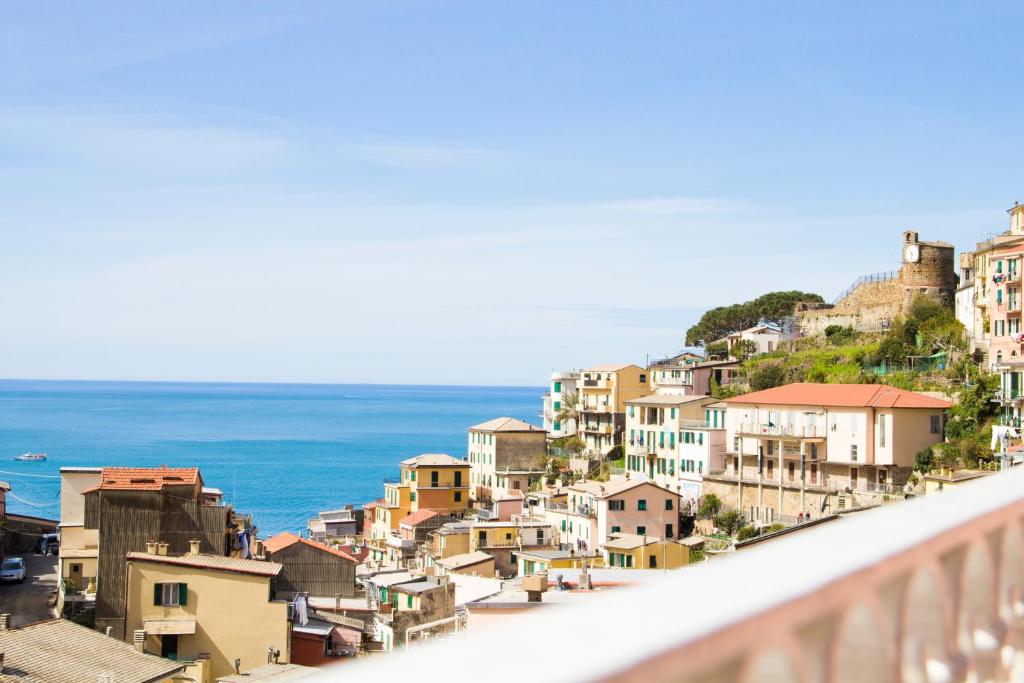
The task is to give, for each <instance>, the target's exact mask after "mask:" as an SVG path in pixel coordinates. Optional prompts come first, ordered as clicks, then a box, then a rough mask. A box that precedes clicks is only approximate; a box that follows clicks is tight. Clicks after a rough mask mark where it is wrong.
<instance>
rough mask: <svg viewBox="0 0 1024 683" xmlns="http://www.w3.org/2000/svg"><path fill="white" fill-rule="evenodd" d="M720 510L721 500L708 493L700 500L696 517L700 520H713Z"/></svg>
mask: <svg viewBox="0 0 1024 683" xmlns="http://www.w3.org/2000/svg"><path fill="white" fill-rule="evenodd" d="M721 510H722V501H721V499H720V498H719V497H718V496H716V495H715V494H713V493H708V494H706V495H705V496H704V497H703V498H701V501H700V507H699V508H698V509H697V516H698V517H700V518H701V519H714V517H715V516H716V515H717V514H718V513H719V512H721Z"/></svg>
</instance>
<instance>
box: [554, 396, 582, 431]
mask: <svg viewBox="0 0 1024 683" xmlns="http://www.w3.org/2000/svg"><path fill="white" fill-rule="evenodd" d="M582 409H583V406H582V405H581V404H580V392H578V391H574V392H573V393H571V394H565V395H564V396H562V401H561V405H560V406H559V408H558V410H557V411H556V412H555V421H556V422H561V423H562V424H563V425H567V424H569V422H570V420H571V421H572V422H573V424H575V425H576V428H577V429H579V427H580V423H581V421H580V418H581V417H582V414H583V410H582Z"/></svg>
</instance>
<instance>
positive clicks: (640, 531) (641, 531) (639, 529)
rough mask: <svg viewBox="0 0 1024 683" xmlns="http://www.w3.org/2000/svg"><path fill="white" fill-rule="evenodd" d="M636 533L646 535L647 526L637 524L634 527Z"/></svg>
mask: <svg viewBox="0 0 1024 683" xmlns="http://www.w3.org/2000/svg"><path fill="white" fill-rule="evenodd" d="M636 533H637V535H638V536H646V535H647V527H645V526H638V527H637V528H636Z"/></svg>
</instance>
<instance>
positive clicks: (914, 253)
mask: <svg viewBox="0 0 1024 683" xmlns="http://www.w3.org/2000/svg"><path fill="white" fill-rule="evenodd" d="M920 257H921V251H920V249H919V248H918V246H917V245H916V244H910V245H908V246H907V248H906V249H904V250H903V258H904V260H906V261H907V262H909V263H917V259H919V258H920Z"/></svg>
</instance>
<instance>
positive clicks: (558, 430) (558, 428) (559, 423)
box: [554, 420, 562, 432]
mask: <svg viewBox="0 0 1024 683" xmlns="http://www.w3.org/2000/svg"><path fill="white" fill-rule="evenodd" d="M554 429H555V431H556V432H560V431H562V423H561V422H559V421H558V420H555V424H554Z"/></svg>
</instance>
